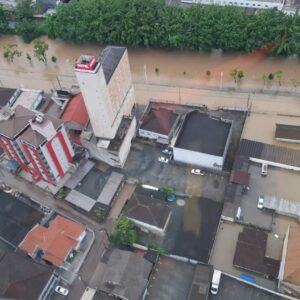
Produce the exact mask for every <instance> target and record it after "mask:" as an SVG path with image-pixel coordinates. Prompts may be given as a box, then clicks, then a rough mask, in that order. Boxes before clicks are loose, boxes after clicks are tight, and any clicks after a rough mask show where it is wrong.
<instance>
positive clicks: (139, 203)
mask: <svg viewBox="0 0 300 300" xmlns="http://www.w3.org/2000/svg"><path fill="white" fill-rule="evenodd" d="M165 198H166V196H165V195H164V194H163V193H161V192H159V191H154V190H149V189H143V188H136V190H135V191H134V193H133V194H132V196H131V198H130V199H129V201H128V202H127V204H126V207H125V210H124V215H125V216H126V217H127V218H128V219H130V220H132V221H133V222H134V224H135V225H136V226H137V227H138V228H140V229H141V230H142V231H144V232H151V233H153V234H157V235H160V236H164V235H165V233H166V229H167V226H168V224H169V222H170V219H171V215H172V211H171V208H170V207H169V206H168V204H167V203H166V200H165Z"/></svg>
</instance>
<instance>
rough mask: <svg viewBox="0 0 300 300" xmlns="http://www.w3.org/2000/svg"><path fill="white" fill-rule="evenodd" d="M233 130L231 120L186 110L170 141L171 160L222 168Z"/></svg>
mask: <svg viewBox="0 0 300 300" xmlns="http://www.w3.org/2000/svg"><path fill="white" fill-rule="evenodd" d="M231 132H232V121H231V120H225V119H222V118H216V117H212V116H210V115H208V114H206V113H202V112H200V111H199V110H193V111H191V112H189V113H187V114H186V116H185V119H184V122H183V124H182V127H181V129H180V131H179V133H178V135H177V136H176V138H175V142H174V143H173V154H174V160H175V161H179V162H183V163H186V164H190V165H193V166H199V167H204V168H210V169H217V170H222V168H223V164H224V162H225V158H226V155H227V150H228V146H229V143H230V138H231Z"/></svg>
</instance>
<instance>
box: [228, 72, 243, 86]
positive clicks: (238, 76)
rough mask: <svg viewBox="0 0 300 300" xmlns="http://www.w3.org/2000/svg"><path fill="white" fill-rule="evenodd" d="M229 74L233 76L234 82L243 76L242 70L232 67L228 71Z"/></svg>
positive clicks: (238, 81) (237, 81) (239, 80)
mask: <svg viewBox="0 0 300 300" xmlns="http://www.w3.org/2000/svg"><path fill="white" fill-rule="evenodd" d="M229 75H230V76H231V77H232V78H233V80H234V82H235V83H240V82H241V80H242V79H243V78H244V77H245V74H244V71H242V70H239V69H233V70H231V71H230V73H229Z"/></svg>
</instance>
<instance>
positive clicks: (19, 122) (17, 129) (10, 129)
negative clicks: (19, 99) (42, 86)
mask: <svg viewBox="0 0 300 300" xmlns="http://www.w3.org/2000/svg"><path fill="white" fill-rule="evenodd" d="M34 115H35V114H34V113H33V112H32V111H31V110H29V109H27V108H25V107H23V106H21V105H18V106H17V107H16V109H15V114H14V115H13V116H12V117H11V118H10V119H8V120H1V121H0V134H3V135H4V136H6V137H8V138H14V137H15V136H17V135H18V134H19V133H21V132H22V131H23V130H24V129H25V128H26V127H27V126H29V120H31V119H33V117H34Z"/></svg>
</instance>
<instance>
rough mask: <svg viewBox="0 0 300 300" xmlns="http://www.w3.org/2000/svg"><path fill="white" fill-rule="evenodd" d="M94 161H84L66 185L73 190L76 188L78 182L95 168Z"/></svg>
mask: <svg viewBox="0 0 300 300" xmlns="http://www.w3.org/2000/svg"><path fill="white" fill-rule="evenodd" d="M94 165H95V163H94V162H92V161H90V160H85V161H83V162H82V163H81V164H80V165H79V167H78V169H77V170H76V171H75V172H74V173H73V174H72V176H71V177H70V178H69V180H68V181H67V182H66V183H65V186H66V187H67V188H69V189H71V190H73V189H75V187H76V186H77V185H78V183H79V182H80V181H81V180H82V179H83V178H84V177H85V175H86V174H87V173H88V172H89V171H90V170H91V169H92V168H93V166H94Z"/></svg>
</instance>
